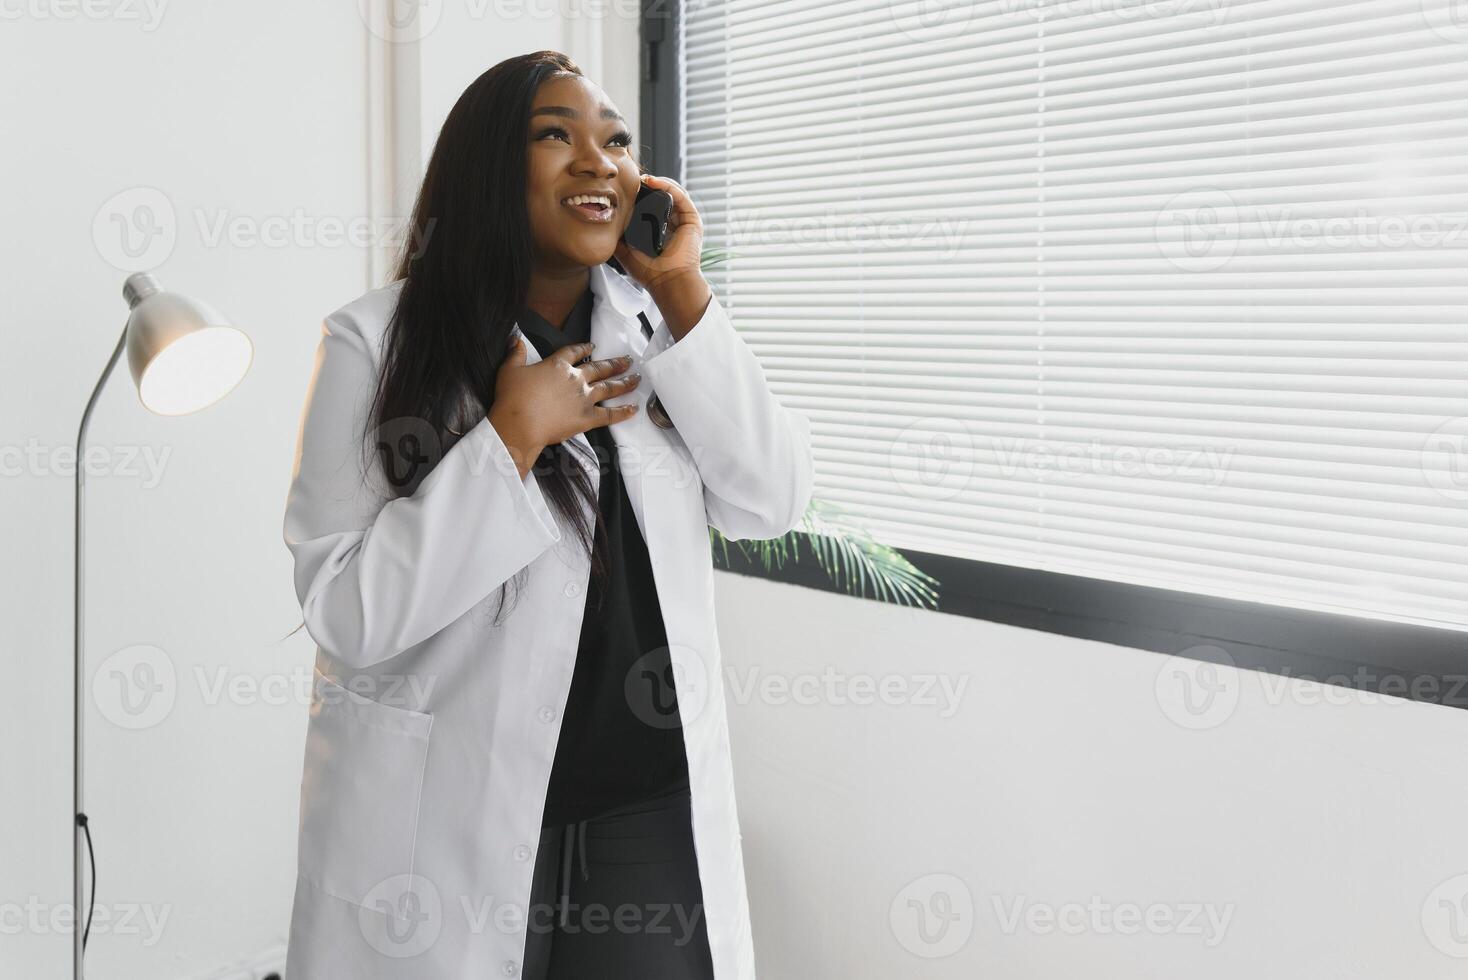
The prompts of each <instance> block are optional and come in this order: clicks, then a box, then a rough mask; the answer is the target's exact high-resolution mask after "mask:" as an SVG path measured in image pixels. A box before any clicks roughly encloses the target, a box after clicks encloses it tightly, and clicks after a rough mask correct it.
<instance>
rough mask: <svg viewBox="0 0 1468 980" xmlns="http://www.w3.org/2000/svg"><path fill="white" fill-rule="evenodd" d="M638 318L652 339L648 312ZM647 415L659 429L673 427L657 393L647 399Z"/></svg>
mask: <svg viewBox="0 0 1468 980" xmlns="http://www.w3.org/2000/svg"><path fill="white" fill-rule="evenodd" d="M637 319H638V320H640V321H642V335H643V336H644V337H646V338H647V339H648V340H651V339H652V324H651V323H649V322H648V320H647V314H646V313H638V314H637ZM647 417H648V418H650V419H652V424H653V425H655V426H657V427H658V428H659V429H671V428H673V420H672V419H671V418H669V417H668V410H667V409H665V408H663V401H662V399H661V398H659V397H658V396H657V395H656V394H654V395H653V396H652V397H651V398H649V399H648V400H647Z"/></svg>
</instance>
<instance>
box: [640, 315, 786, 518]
mask: <svg viewBox="0 0 1468 980" xmlns="http://www.w3.org/2000/svg"><path fill="white" fill-rule="evenodd" d="M642 373H643V376H644V377H646V378H647V379H648V381H649V382H650V384H651V390H652V391H653V392H655V393H656V394H657V395H658V397H659V398H660V399H661V400H662V404H663V407H664V408H665V409H666V410H667V412H668V415H669V417H671V418H672V419H673V422H674V424H675V425H676V426H677V429H678V433H679V434H680V435H681V437H682V439H683V442H684V443H685V444H686V445H687V446H688V449H689V452H690V453H691V454H692V455H693V459H694V464H695V465H696V466H697V468H698V475H699V478H700V479H701V480H702V482H703V486H704V504H705V509H706V510H707V512H708V519H709V523H710V524H711V525H713V527H714V528H715V529H717V530H718V531H719V533H720V534H722V535H723V536H724V537H726V538H728V539H730V540H739V539H742V538H754V539H767V538H778V537H780V536H781V535H783V534H785V533H787V532H789V531H791V530H794V529H795V528H796V527H798V526H800V523H801V520H802V518H803V517H804V515H805V510H806V507H807V506H808V505H809V503H810V497H811V487H812V484H813V483H814V480H815V467H814V463H813V461H812V457H811V442H810V420H809V419H808V418H806V416H805V415H803V414H801V413H800V412H797V411H794V410H792V409H788V408H786V407H784V406H783V405H781V404H780V403H779V401H777V400H776V398H775V395H774V393H773V392H771V391H770V386H769V384H768V382H767V381H766V379H765V374H764V370H763V368H761V367H760V363H759V361H758V360H757V359H756V358H755V355H754V352H753V351H752V350H750V349H749V346H748V345H747V344H745V342H744V338H742V337H740V336H739V333H738V332H737V331H736V330H735V329H734V325H733V323H731V322H730V320H729V316H728V313H727V312H726V311H725V310H724V307H723V306H722V305H721V304H720V303H719V298H718V296H713V297H712V298H710V300H709V304H708V307H707V308H706V309H705V310H704V314H703V316H702V318H700V319H699V321H698V323H697V324H695V325H694V326H693V328H692V329H691V330H689V331H688V333H686V334H684V335H683V339H682V340H679V341H676V342H675V341H674V340H673V337H672V334H671V333H670V332H669V330H668V326H667V324H666V323H662V324H660V325H659V326H658V329H657V330H656V331H655V332H654V334H653V336H652V338H651V339H650V340H649V341H648V349H647V350H646V351H645V352H644V354H643V363H642Z"/></svg>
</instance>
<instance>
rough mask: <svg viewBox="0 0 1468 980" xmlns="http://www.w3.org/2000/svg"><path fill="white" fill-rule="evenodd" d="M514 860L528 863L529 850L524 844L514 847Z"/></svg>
mask: <svg viewBox="0 0 1468 980" xmlns="http://www.w3.org/2000/svg"><path fill="white" fill-rule="evenodd" d="M515 860H516V861H529V860H530V848H529V847H528V846H526V845H525V844H520V845H517V846H516V847H515Z"/></svg>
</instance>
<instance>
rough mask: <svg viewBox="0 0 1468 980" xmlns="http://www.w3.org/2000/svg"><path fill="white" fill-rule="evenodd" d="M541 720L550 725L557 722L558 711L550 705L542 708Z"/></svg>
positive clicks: (544, 705)
mask: <svg viewBox="0 0 1468 980" xmlns="http://www.w3.org/2000/svg"><path fill="white" fill-rule="evenodd" d="M540 720H541V721H543V722H545V723H547V724H549V723H550V722H553V721H555V720H556V709H555V708H552V707H551V706H550V705H548V704H543V705H541V706H540Z"/></svg>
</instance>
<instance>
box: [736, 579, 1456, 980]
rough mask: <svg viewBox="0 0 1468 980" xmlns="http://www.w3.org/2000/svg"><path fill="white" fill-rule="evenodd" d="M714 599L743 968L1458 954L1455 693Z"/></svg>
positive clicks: (1160, 977)
mask: <svg viewBox="0 0 1468 980" xmlns="http://www.w3.org/2000/svg"><path fill="white" fill-rule="evenodd" d="M756 609H757V610H759V614H758V615H757V616H754V615H750V611H751V610H756ZM718 613H719V617H720V623H721V628H722V629H721V638H722V646H723V649H724V654H725V658H726V661H727V669H726V673H725V684H726V691H727V693H728V696H729V697H730V698H731V699H733V700H734V701H735V703H734V704H733V705H732V706H731V719H732V720H731V725H732V728H733V734H734V748H735V754H736V758H735V762H736V770H735V772H736V784H737V787H738V793H739V804H740V806H739V810H740V816H741V822H742V824H743V831H744V847H745V862H746V867H747V873H748V878H749V886H750V893H751V903H752V914H753V919H754V937H755V947H756V950H757V955H758V959H759V966H760V976H761V978H763V980H805V978H809V977H871V978H878V977H902V978H904V980H916V978H927V977H933V978H938V977H942V978H952V980H958V978H969V977H980V976H982V977H994V978H1003V980H1053V978H1055V977H1097V978H1114V977H1115V978H1120V977H1125V978H1127V980H1148V978H1157V980H1173V978H1176V977H1189V978H1191V980H1236V978H1238V977H1246V976H1258V977H1270V978H1274V977H1291V978H1298V980H1307V978H1308V980H1343V978H1388V977H1390V978H1397V977H1411V978H1413V980H1434V978H1442V980H1447V978H1449V977H1454V978H1456V977H1461V976H1462V975H1463V969H1464V961H1463V960H1462V959H1455V958H1452V957H1450V956H1449V955H1447V951H1457V952H1458V953H1459V955H1463V954H1468V931H1464V929H1463V927H1464V925H1465V924H1468V918H1463V917H1461V916H1459V917H1457V918H1454V912H1453V910H1452V909H1450V908H1448V907H1447V906H1445V905H1443V904H1442V903H1443V902H1447V903H1450V904H1452V905H1456V906H1457V908H1458V910H1459V911H1460V912H1462V913H1468V904H1464V899H1465V898H1468V880H1465V879H1459V880H1458V881H1456V882H1453V881H1450V879H1453V878H1454V877H1456V876H1461V875H1464V874H1468V835H1465V834H1464V832H1463V814H1464V813H1465V812H1468V785H1465V783H1464V781H1463V779H1462V767H1463V762H1462V759H1463V751H1464V748H1463V747H1464V744H1465V736H1468V713H1464V712H1461V711H1455V710H1452V709H1448V708H1442V707H1437V706H1433V705H1427V704H1421V703H1414V702H1406V701H1400V700H1396V699H1384V698H1380V697H1376V696H1371V695H1363V694H1359V693H1356V692H1349V691H1345V690H1344V689H1340V688H1329V689H1321V688H1318V687H1316V686H1315V685H1306V684H1301V683H1298V682H1286V681H1284V680H1282V679H1280V678H1276V677H1273V676H1269V675H1263V674H1258V673H1254V672H1250V671H1239V672H1235V673H1233V674H1232V675H1229V674H1225V675H1223V676H1221V677H1217V675H1212V674H1209V673H1208V672H1209V671H1211V670H1212V669H1213V668H1211V667H1209V666H1208V665H1199V664H1196V663H1193V662H1184V661H1178V660H1175V659H1173V658H1170V657H1165V656H1162V655H1159V654H1153V653H1146V652H1142V651H1137V650H1129V649H1124V648H1121V647H1113V646H1109V645H1106V644H1101V643H1090V642H1084V641H1078V640H1073V639H1068V638H1064V637H1056V636H1051V635H1048V634H1043V633H1037V632H1034V631H1030V630H1023V629H1016V628H1012V627H1007V626H999V625H995V624H992V623H985V622H981V621H977V620H970V619H965V618H961V617H956V616H947V615H940V614H937V613H931V612H921V611H917V610H904V609H897V608H893V607H890V606H883V605H879V604H877V603H875V602H868V601H862V600H857V599H852V598H849V597H846V596H838V595H832V594H825V593H820V592H816V591H813V590H808V589H798V588H794V587H791V586H785V585H777V584H772V583H768V582H763V581H760V580H757V579H749V578H742V577H736V576H731V575H721V576H720V579H719V608H718ZM771 623H776V624H781V625H780V626H778V627H776V628H774V629H772V628H771V627H770V624H771ZM827 678H830V679H829V680H828V679H827ZM1215 679H1218V680H1221V681H1223V682H1224V687H1225V690H1232V691H1234V692H1236V699H1235V698H1234V697H1231V696H1225V697H1223V698H1222V699H1219V700H1216V701H1214V702H1211V703H1209V702H1207V701H1206V700H1204V699H1202V698H1201V697H1198V694H1199V692H1200V691H1201V690H1202V688H1203V686H1204V685H1207V684H1211V683H1212V682H1213V681H1214V680H1215ZM930 681H936V682H938V683H937V685H936V686H935V687H933V688H932V690H931V691H929V692H928V693H927V695H926V696H925V695H924V694H923V690H924V686H925V684H927V683H929V682H930ZM861 683H866V684H869V685H871V687H870V688H869V689H868V690H871V691H881V690H882V689H883V685H884V684H885V685H888V687H887V690H888V691H889V693H888V695H887V696H885V697H882V696H876V697H874V696H871V695H870V694H866V693H864V691H863V688H861V687H860V686H859V685H860V684H861ZM944 685H946V690H948V691H951V692H960V693H959V695H958V696H957V697H952V696H948V697H946V698H945V695H944V694H943V693H942V692H943V691H944V690H945V687H944ZM904 688H905V689H906V691H907V692H908V693H906V694H902V693H899V692H900V691H901V690H902V689H904ZM812 691H817V692H834V694H826V693H821V694H820V696H818V697H817V698H815V699H811V698H808V697H806V696H805V695H806V694H808V693H810V692H812ZM1185 696H1186V697H1192V698H1193V700H1192V701H1191V702H1189V701H1185V700H1183V699H1184V697H1185ZM864 702H865V703H864ZM1444 883H1448V884H1447V886H1446V887H1443V888H1440V887H1439V886H1442V885H1444ZM945 902H947V903H948V904H947V905H946V906H945V905H943V904H942V903H945ZM912 903H916V904H912ZM1128 904H1130V905H1132V906H1135V907H1137V908H1139V909H1142V910H1147V909H1149V908H1150V907H1154V906H1155V907H1156V909H1157V911H1156V912H1154V913H1152V914H1154V915H1156V916H1159V918H1158V919H1157V920H1155V921H1156V922H1157V923H1159V924H1158V925H1157V926H1156V927H1155V928H1152V929H1148V928H1147V927H1146V926H1145V925H1142V927H1141V928H1139V929H1133V927H1132V925H1131V921H1130V920H1128V919H1125V918H1124V917H1123V916H1120V915H1118V914H1117V913H1118V912H1119V911H1121V909H1122V907H1123V906H1125V905H1128ZM894 905H895V906H896V908H895V910H894ZM1425 906H1426V907H1427V908H1426V914H1424V907H1425ZM945 908H946V909H948V910H950V911H951V912H952V913H955V914H958V916H957V918H954V919H953V921H952V922H951V923H950V925H949V928H948V929H947V931H946V932H945V931H942V930H941V929H940V928H939V916H938V914H937V913H938V912H939V911H941V910H943V909H945ZM1017 908H1018V910H1019V911H1020V915H1019V920H1018V925H1013V923H1014V921H1015V918H1014V917H1015V911H1016V909H1017ZM1209 908H1211V909H1212V910H1213V913H1214V915H1215V916H1216V917H1217V918H1216V919H1215V920H1213V921H1216V922H1220V923H1224V924H1226V928H1225V927H1218V926H1213V925H1210V924H1209V922H1210V920H1208V919H1207V918H1206V917H1203V918H1199V919H1198V920H1197V921H1196V922H1192V923H1189V922H1187V921H1186V919H1187V917H1188V916H1190V915H1192V914H1193V910H1194V909H1197V910H1199V911H1200V912H1206V910H1207V909H1209ZM919 909H923V910H925V911H924V912H923V913H922V914H923V915H924V916H925V923H926V924H925V928H926V932H923V931H920V929H919ZM1067 909H1070V911H1067ZM1052 911H1053V912H1054V913H1056V914H1063V915H1065V916H1066V917H1065V918H1063V919H1058V920H1052V919H1048V918H1046V916H1047V914H1049V913H1050V912H1052ZM1163 917H1170V918H1171V920H1172V924H1171V925H1168V924H1166V922H1167V919H1166V918H1163ZM1143 921H1145V920H1143ZM1056 922H1064V924H1065V928H1064V929H1062V928H1060V926H1059V925H1056V924H1055V923H1056ZM1454 927H1456V928H1457V929H1458V930H1459V932H1458V933H1457V938H1456V939H1455V938H1454V934H1453V933H1452V932H1451V931H1450V930H1451V929H1453V928H1454ZM1125 929H1133V932H1132V934H1127V932H1125V931H1124V930H1125ZM1434 940H1436V942H1437V944H1438V945H1434Z"/></svg>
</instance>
